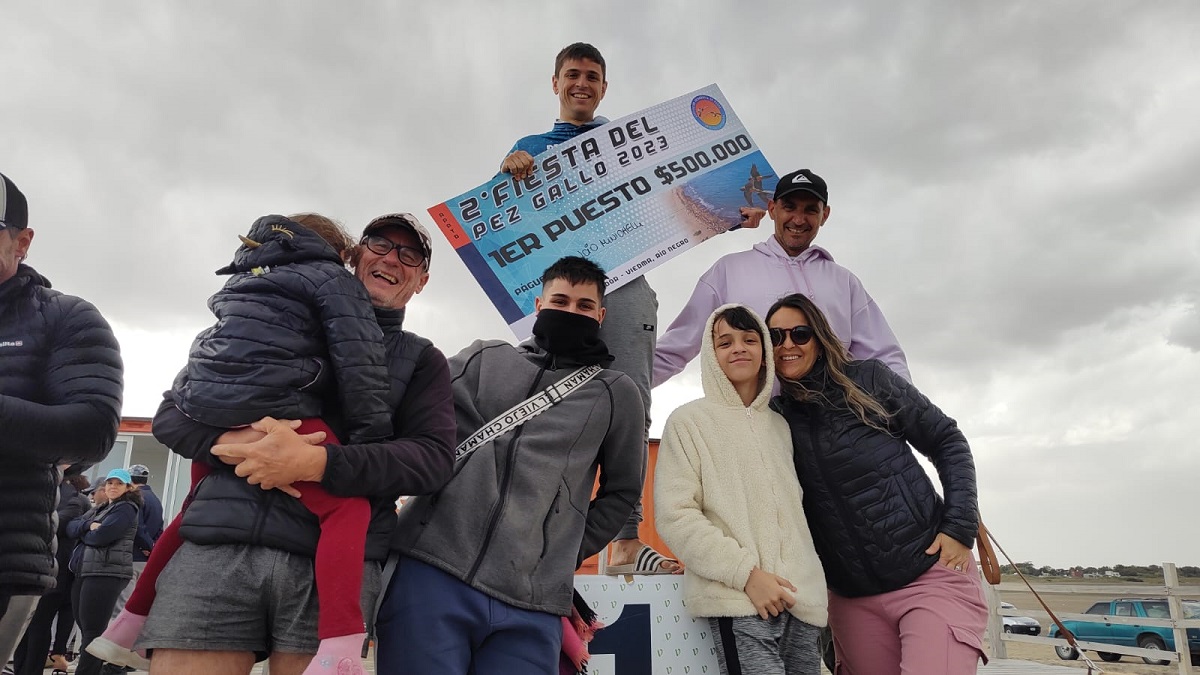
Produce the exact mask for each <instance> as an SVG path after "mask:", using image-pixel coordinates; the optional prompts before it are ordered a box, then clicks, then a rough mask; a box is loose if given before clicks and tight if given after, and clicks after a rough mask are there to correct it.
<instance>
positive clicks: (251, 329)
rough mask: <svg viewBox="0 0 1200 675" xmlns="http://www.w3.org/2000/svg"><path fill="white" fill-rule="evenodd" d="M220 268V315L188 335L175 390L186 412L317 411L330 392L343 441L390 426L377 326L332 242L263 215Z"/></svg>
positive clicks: (231, 415) (384, 433) (225, 423)
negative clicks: (183, 364) (192, 338)
mask: <svg viewBox="0 0 1200 675" xmlns="http://www.w3.org/2000/svg"><path fill="white" fill-rule="evenodd" d="M248 237H249V238H250V239H251V240H253V241H255V242H258V244H259V245H258V246H256V247H250V246H246V245H243V246H241V247H239V248H238V250H237V253H236V254H235V255H234V260H233V262H232V263H231V264H230V265H229V266H227V267H224V268H222V269H220V270H218V271H217V274H231V275H233V276H232V277H231V278H230V279H229V281H228V282H226V284H225V287H224V288H222V289H221V290H220V291H218V292H217V293H216V295H214V296H212V298H210V299H209V301H208V306H209V308H210V309H212V311H213V314H215V315H216V317H217V322H216V324H215V325H213V326H212V327H211V328H208V329H206V330H204V331H203V332H201V333H200V335H198V336H197V337H196V340H195V342H193V343H192V350H191V354H190V356H189V358H188V365H187V367H186V368H185V369H184V370H183V371H182V372H181V373H180V374H179V377H178V378H177V379H176V381H175V386H174V389H173V392H172V395H173V398H174V400H175V404H176V405H178V406H179V408H180V410H182V411H183V412H184V414H186V415H188V416H189V417H191V418H193V419H195V420H197V421H200V422H203V423H205V424H209V425H212V426H216V427H225V428H233V427H238V426H243V425H246V424H250V423H251V422H255V421H257V420H259V419H262V418H263V417H267V416H270V417H275V418H283V419H304V418H309V417H320V416H321V415H322V413H323V412H324V410H325V408H326V407H327V406H328V405H329V403H330V402H331V401H330V400H329V399H327V397H332V396H333V395H334V393H335V392H336V396H337V399H336V402H337V404H338V405H337V407H338V408H339V409H340V410H341V411H342V419H341V421H342V424H343V426H342V427H341V428H336V429H335V430H336V431H338V432H339V434H341V433H344V434H345V435H346V436H347V437H345V438H341V440H342V441H343V442H353V443H364V442H369V441H373V440H380V439H384V438H388V437H389V436H391V431H392V424H391V417H392V408H391V406H389V405H388V398H387V397H388V391H389V384H390V383H389V380H388V371H387V360H386V356H385V354H384V345H383V331H382V330H380V328H379V324H378V323H376V321H375V312H374V310H373V309H372V307H371V300H370V298H369V297H368V296H367V292H366V289H364V288H363V285H362V284H361V283H360V282H359V281H358V280H357V279H355V278H354V275H353V274H351V273H350V271H349V270H347V269H346V266H345V265H344V264H343V263H342V261H341V259H340V258H339V257H338V253H337V252H336V251H334V249H333V247H332V246H330V245H329V244H328V243H326V242H325V240H324V239H322V238H321V237H320V236H319V235H317V234H316V233H315V232H313V231H312V230H310V229H308V228H306V227H303V226H301V225H298V224H296V223H294V222H292V221H291V220H288V219H287V218H285V217H283V216H263V217H262V218H259V219H258V220H257V221H255V222H254V225H253V226H251V228H250V233H249V235H248Z"/></svg>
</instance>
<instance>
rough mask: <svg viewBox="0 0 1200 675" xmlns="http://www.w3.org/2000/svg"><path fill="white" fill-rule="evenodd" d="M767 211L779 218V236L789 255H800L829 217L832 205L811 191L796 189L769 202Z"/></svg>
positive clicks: (777, 231) (776, 226) (777, 235)
mask: <svg viewBox="0 0 1200 675" xmlns="http://www.w3.org/2000/svg"><path fill="white" fill-rule="evenodd" d="M767 213H769V214H771V220H773V221H775V240H776V241H778V242H779V245H780V246H782V247H783V250H784V251H786V252H787V254H788V255H789V256H798V255H800V254H801V253H803V252H804V250H805V249H807V248H808V247H809V246H810V245H812V243H813V239H816V238H817V230H820V229H821V226H822V225H824V224H825V221H826V220H828V219H829V205H828V204H825V203H824V202H822V201H821V200H820V199H817V198H816V197H814V196H812V195H810V194H807V193H803V192H801V193H792V194H790V195H785V196H784V197H782V198H780V199H778V200H771V201H770V202H768V203H767Z"/></svg>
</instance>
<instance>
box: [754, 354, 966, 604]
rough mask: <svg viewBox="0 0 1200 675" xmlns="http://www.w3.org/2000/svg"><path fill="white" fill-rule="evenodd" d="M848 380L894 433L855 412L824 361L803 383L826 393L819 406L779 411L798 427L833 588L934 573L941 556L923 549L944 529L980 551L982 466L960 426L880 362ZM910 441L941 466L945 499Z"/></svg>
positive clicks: (797, 447) (888, 586)
mask: <svg viewBox="0 0 1200 675" xmlns="http://www.w3.org/2000/svg"><path fill="white" fill-rule="evenodd" d="M846 375H848V376H849V377H850V379H851V380H853V381H854V383H855V384H857V385H858V386H859V387H860V388H861V389H862V390H863V391H865V392H867V393H868V394H870V395H871V396H873V397H874V398H875V400H876V401H878V402H879V403H880V404H882V405H883V408H884V409H885V410H887V411H888V412H889V413H890V414H891V415H892V417H891V419H890V420H888V422H887V425H886V427H887V429H888V431H889V433H884V432H882V431H879V430H877V429H874V428H872V427H870V426H867V425H866V424H864V423H863V422H862V421H861V420H860V419H859V418H858V417H857V416H856V415H855V414H854V413H853V412H852V411H851V409H850V408H849V406H848V405H847V404H846V401H845V396H844V395H843V394H842V392H841V390H840V389H839V388H838V387H837V386H835V385H834V384H833V383H832V381H831V380H830V379H829V377H828V373H827V372H826V369H825V366H824V361H819V362H818V364H817V366H816V367H815V368H814V370H813V372H812V373H810V374H809V375H807V376H806V377H805V378H804V379H803V380H802V381H801V383H802V384H803V385H804V386H805V387H806V388H807V389H809V390H810V391H816V392H819V394H817V395H816V396H814V397H813V400H809V401H797V400H796V399H794V398H792V397H790V396H787V395H786V394H785V395H781V396H776V397H775V398H774V399H772V402H771V407H772V408H774V409H775V410H777V411H778V412H779V413H780V414H782V415H783V417H784V419H786V420H787V422H788V426H789V427H790V428H791V433H792V448H793V460H794V462H795V464H796V474H797V475H798V476H799V478H800V485H801V487H803V488H804V515H805V517H806V518H807V519H808V525H809V529H810V530H812V535H813V543H814V544H815V545H816V548H817V553H818V554H819V555H820V556H821V563H822V565H823V566H824V567H825V578H826V581H827V583H828V584H829V588H830V589H831V590H833V591H834V592H835V593H837V594H838V595H841V596H844V597H861V596H867V595H878V594H880V593H886V592H889V591H894V590H896V589H899V588H903V587H904V586H906V585H908V583H909V582H911V581H913V580H914V579H916V578H917V577H919V576H921V574H923V573H924V572H925V571H926V570H928V569H929V568H930V567H932V566H933V564H934V563H935V562H937V559H938V556H937V555H926V554H925V549H927V548H928V547H929V545H930V544H931V543H933V539H934V537H935V536H936V535H937V533H938V532H945V533H946V534H948V535H950V536H951V537H953V538H954V539H956V540H958V541H960V542H962V543H963V544H964V545H966V546H968V547H970V546H973V545H974V542H975V533H976V530H977V523H978V519H979V512H978V507H977V501H976V488H975V464H974V462H973V460H972V458H971V449H970V447H968V445H967V439H966V438H965V437H964V436H963V434H962V432H961V431H959V429H958V425H957V424H956V423H955V421H954V420H953V419H951V418H950V417H947V416H946V415H945V414H944V413H943V412H942V411H941V410H939V409H938V408H937V406H935V405H933V403H931V402H930V401H929V399H927V398H925V397H924V396H923V395H922V394H921V392H919V391H917V389H916V388H915V387H913V386H912V385H911V384H909V383H908V382H907V381H905V380H904V379H903V378H902V377H900V376H899V375H896V374H895V373H893V372H892V371H891V370H889V369H888V367H887V366H885V365H884V364H883V363H881V362H879V361H875V360H869V361H853V362H851V363H849V364H848V365H847V366H846ZM910 444H911V445H912V447H913V448H915V449H916V450H917V451H918V452H920V453H921V454H923V455H925V456H926V457H928V458H929V459H930V460H931V461H932V462H933V465H934V466H935V467H936V468H937V472H938V475H940V476H941V477H942V482H943V486H942V489H943V492H944V493H945V495H946V500H945V501H944V502H943V500H942V498H941V497H939V496H938V494H937V492H935V491H934V488H933V484H932V483H931V482H930V480H929V477H928V475H927V474H926V473H925V470H924V469H923V468H922V467H921V465H920V464H919V463H918V462H917V457H916V455H915V454H914V453H913V451H912V449H910V448H909V445H910Z"/></svg>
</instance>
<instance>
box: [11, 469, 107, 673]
mask: <svg viewBox="0 0 1200 675" xmlns="http://www.w3.org/2000/svg"><path fill="white" fill-rule="evenodd" d="M59 468H60V469H61V470H63V471H69V469H70V465H66V464H64V465H60V466H59ZM87 486H88V482H87V478H84V477H83V476H81V475H79V474H77V473H74V474H72V473H68V474H67V475H65V476H63V481H62V483H61V484H60V485H59V487H58V580H57V583H56V584H55V586H54V590H52V591H50V592H49V593H47V594H45V595H43V596H42V599H41V600H39V601H38V605H37V609H36V610H35V611H34V613H33V619H31V620H30V622H29V628H28V629H27V630H26V631H25V637H24V638H22V639H21V644H20V645H18V646H17V652H16V654H14V658H13V671H14V672H15V673H16V675H40V674H41V672H42V670H43V666H44V665H45V663H46V652H47V650H48V651H49V653H50V663H51V667H52V668H53V669H54V673H55V675H57V674H58V673H62V674H63V675H66V672H67V657H66V654H67V638H68V637H70V635H71V630H72V629H73V627H74V625H75V615H74V613H73V612H72V611H71V588H72V587H73V585H74V584H75V574H74V573H73V572H71V568H70V564H69V563H70V561H71V551H73V550H74V549H75V544H76V541H77V540H76V539H75V538H73V537H71V536H70V535H68V534H67V527H68V526H69V525H70V524H71V521H72V520H74V519H76V518H78V517H79V516H82V515H83V514H84V513H86V512H87V511H88V510H89V509H91V508H92V504H91V502H90V501H88V498H87V497H85V496H84V495H82V494H80V493H79V491H80V490H83V489H87ZM51 628H53V629H54V644H53V646H51V644H50V642H51V640H50V631H51Z"/></svg>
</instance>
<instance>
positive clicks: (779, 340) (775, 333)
mask: <svg viewBox="0 0 1200 675" xmlns="http://www.w3.org/2000/svg"><path fill="white" fill-rule="evenodd" d="M768 330H770V331H771V344H772V345H773V346H775V347H778V346H779V345H782V344H783V340H784V338H786V337H787V336H789V335H790V336H792V344H794V345H796V346H797V347H799V346H800V345H806V344H808V341H809V340H811V339H812V336H813V329H812V326H792V327H791V328H770V329H768Z"/></svg>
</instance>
